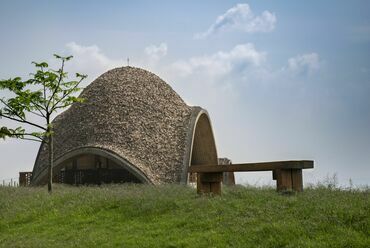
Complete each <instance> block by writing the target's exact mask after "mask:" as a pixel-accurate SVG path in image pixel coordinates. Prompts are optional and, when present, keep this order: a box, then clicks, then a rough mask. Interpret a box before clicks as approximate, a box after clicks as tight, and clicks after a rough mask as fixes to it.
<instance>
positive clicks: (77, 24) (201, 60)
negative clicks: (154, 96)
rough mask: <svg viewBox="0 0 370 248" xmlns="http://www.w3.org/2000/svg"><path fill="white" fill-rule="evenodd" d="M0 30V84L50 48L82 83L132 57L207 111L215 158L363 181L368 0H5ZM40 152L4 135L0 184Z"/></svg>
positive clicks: (369, 93) (367, 147) (369, 159)
mask: <svg viewBox="0 0 370 248" xmlns="http://www.w3.org/2000/svg"><path fill="white" fill-rule="evenodd" d="M0 34H1V39H0V79H6V78H10V77H15V76H22V77H24V78H27V77H28V75H29V73H30V72H32V71H33V67H32V65H31V62H32V61H47V62H49V63H50V65H52V66H57V64H56V62H55V60H53V58H52V54H54V53H58V54H61V55H73V56H74V58H73V60H72V61H71V62H70V63H69V64H68V66H67V69H68V70H69V71H70V72H71V73H72V72H80V73H84V74H87V75H88V76H89V77H88V80H86V82H85V85H84V86H86V85H88V84H89V83H90V82H92V81H93V80H94V79H95V78H96V77H98V76H99V75H101V74H102V73H104V72H105V71H107V70H109V69H112V68H115V67H120V66H126V65H127V58H129V63H130V66H136V67H141V68H145V69H147V70H150V71H152V72H153V73H155V74H157V75H158V76H160V77H161V78H162V79H164V80H165V81H166V82H167V83H168V84H170V86H171V87H172V88H173V89H174V90H175V91H176V92H177V93H178V94H179V95H180V96H181V97H182V98H183V99H184V100H185V101H186V102H187V103H188V104H190V105H197V106H201V107H203V108H205V109H207V110H208V112H209V114H210V117H211V121H212V125H213V129H214V130H213V131H214V134H215V139H216V145H217V149H218V154H219V156H220V157H228V158H230V159H231V160H232V161H233V162H234V163H242V162H258V161H274V160H294V159H310V160H314V161H315V168H314V169H313V170H306V171H304V181H305V183H307V184H310V183H312V184H316V183H318V182H324V181H328V180H333V178H336V179H337V180H338V182H339V184H340V185H348V184H349V182H350V180H351V181H352V183H353V184H354V185H369V184H370V2H369V1H358V0H356V1H334V0H332V1H318V0H313V1H294V0H287V1H274V0H266V1H68V0H67V1H39V0H36V1H18V0H12V1H7V0H5V1H4V0H3V1H1V2H0ZM0 97H8V95H7V93H6V92H0ZM3 125H12V124H11V123H9V122H8V121H6V120H4V119H0V126H3ZM38 147H39V144H38V143H32V142H27V141H18V140H5V141H4V140H1V141H0V183H1V181H2V180H4V179H10V178H17V177H18V172H19V171H32V168H33V163H34V161H35V157H36V155H37V151H38ZM236 179H237V183H243V184H246V183H248V184H252V185H272V184H273V181H272V175H271V173H269V172H258V173H257V172H256V173H254V172H253V173H250V172H248V173H238V174H237V175H236Z"/></svg>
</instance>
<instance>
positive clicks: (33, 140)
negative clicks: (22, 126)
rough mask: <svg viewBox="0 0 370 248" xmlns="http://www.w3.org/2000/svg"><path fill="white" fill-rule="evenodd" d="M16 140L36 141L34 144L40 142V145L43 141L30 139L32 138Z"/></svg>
mask: <svg viewBox="0 0 370 248" xmlns="http://www.w3.org/2000/svg"><path fill="white" fill-rule="evenodd" d="M17 139H22V140H29V141H36V142H40V143H42V141H43V140H37V139H32V138H17Z"/></svg>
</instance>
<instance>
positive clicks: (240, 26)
mask: <svg viewBox="0 0 370 248" xmlns="http://www.w3.org/2000/svg"><path fill="white" fill-rule="evenodd" d="M275 23H276V16H275V14H274V13H271V12H269V11H267V10H265V11H263V12H262V14H261V15H259V16H255V15H254V13H253V12H252V10H251V8H250V7H249V5H248V4H246V3H244V4H237V5H235V6H234V7H232V8H231V9H229V10H227V11H226V12H225V13H224V14H222V15H220V16H218V17H217V19H216V21H215V22H214V23H213V24H212V25H211V26H210V27H209V28H208V29H207V31H205V32H203V33H199V34H196V35H195V38H197V39H202V38H206V37H207V36H209V35H212V34H214V33H216V32H219V31H224V30H239V31H242V32H246V33H258V32H262V33H265V32H271V31H272V30H273V29H274V28H275Z"/></svg>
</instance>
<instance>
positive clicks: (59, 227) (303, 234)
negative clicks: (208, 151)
mask: <svg viewBox="0 0 370 248" xmlns="http://www.w3.org/2000/svg"><path fill="white" fill-rule="evenodd" d="M369 193H370V190H369V189H363V190H340V189H333V188H328V187H316V188H311V189H306V190H305V192H303V193H300V194H292V195H282V194H278V193H276V192H275V190H274V189H271V188H262V189H257V188H252V187H239V186H238V187H232V188H225V189H224V194H223V195H222V196H221V197H219V196H214V197H204V196H197V194H196V192H195V190H194V189H192V188H189V187H184V186H180V185H164V186H159V187H153V186H148V185H146V186H145V185H111V186H102V187H67V186H61V185H56V187H55V192H54V194H53V195H51V196H50V195H48V193H47V192H46V188H8V187H0V247H366V248H368V247H370V200H369Z"/></svg>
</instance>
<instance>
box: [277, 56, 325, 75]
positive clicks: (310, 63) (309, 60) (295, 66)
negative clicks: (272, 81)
mask: <svg viewBox="0 0 370 248" xmlns="http://www.w3.org/2000/svg"><path fill="white" fill-rule="evenodd" d="M321 64H322V61H321V60H320V57H319V55H318V54H317V53H306V54H303V55H298V56H295V57H292V58H290V59H288V67H287V70H288V71H289V72H291V73H293V74H299V75H311V74H312V73H314V72H316V71H318V70H319V69H320V67H321ZM284 69H285V68H284Z"/></svg>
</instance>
